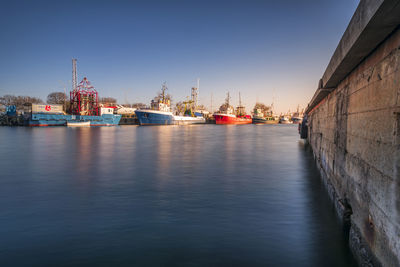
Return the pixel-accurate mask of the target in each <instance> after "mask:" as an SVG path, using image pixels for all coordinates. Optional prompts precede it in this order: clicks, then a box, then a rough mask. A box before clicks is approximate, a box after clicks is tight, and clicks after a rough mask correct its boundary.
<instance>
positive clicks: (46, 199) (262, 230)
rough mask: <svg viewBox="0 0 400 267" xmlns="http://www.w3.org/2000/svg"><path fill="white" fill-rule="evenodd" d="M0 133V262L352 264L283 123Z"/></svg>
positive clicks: (303, 152) (305, 155)
mask: <svg viewBox="0 0 400 267" xmlns="http://www.w3.org/2000/svg"><path fill="white" fill-rule="evenodd" d="M0 138H2V139H1V140H9V142H1V143H0V150H1V151H2V152H4V153H1V154H0V168H1V170H2V172H1V174H2V179H1V180H0V183H1V184H0V201H1V203H2V205H0V236H1V240H2V242H1V243H0V258H1V261H2V266H18V265H19V266H23V265H25V266H46V265H48V266H54V265H57V266H59V265H61V266H63V265H67V266H90V265H93V266H115V265H118V266H132V265H135V266H177V265H181V266H187V265H197V266H265V265H268V266H321V265H324V266H325V265H329V264H331V265H332V266H351V265H353V264H354V262H353V260H352V257H351V255H350V253H349V251H348V247H347V245H346V240H345V238H344V236H343V235H342V233H341V227H340V225H339V223H338V222H337V220H336V217H335V213H334V210H333V207H332V205H331V203H330V201H329V198H328V196H327V194H326V192H325V189H324V187H323V185H322V184H321V182H320V179H319V176H318V171H317V170H316V168H315V165H314V163H313V159H312V154H311V153H310V152H309V151H307V149H306V147H305V146H304V145H303V144H302V143H301V142H299V141H298V135H297V131H296V128H295V126H290V125H289V126H282V127H281V126H274V125H272V126H254V125H243V126H233V127H230V126H228V127H224V126H222V127H219V126H216V125H203V126H193V127H129V126H126V127H96V128H87V129H69V128H61V127H60V128H33V129H30V128H4V127H3V128H0ZM16 159H17V160H16ZM19 163H23V166H24V167H23V168H21V167H20V166H19ZM38 255H40V257H38ZM17 256H18V257H17Z"/></svg>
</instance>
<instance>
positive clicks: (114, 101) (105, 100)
mask: <svg viewBox="0 0 400 267" xmlns="http://www.w3.org/2000/svg"><path fill="white" fill-rule="evenodd" d="M99 102H100V104H104V105H115V104H117V99H115V98H113V97H101V98H100V99H99Z"/></svg>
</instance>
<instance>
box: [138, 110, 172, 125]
mask: <svg viewBox="0 0 400 267" xmlns="http://www.w3.org/2000/svg"><path fill="white" fill-rule="evenodd" d="M135 114H136V117H137V118H138V120H139V124H140V125H143V126H144V125H173V124H174V116H173V115H172V112H164V111H156V110H136V111H135Z"/></svg>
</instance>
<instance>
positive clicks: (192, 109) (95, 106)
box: [7, 59, 302, 127]
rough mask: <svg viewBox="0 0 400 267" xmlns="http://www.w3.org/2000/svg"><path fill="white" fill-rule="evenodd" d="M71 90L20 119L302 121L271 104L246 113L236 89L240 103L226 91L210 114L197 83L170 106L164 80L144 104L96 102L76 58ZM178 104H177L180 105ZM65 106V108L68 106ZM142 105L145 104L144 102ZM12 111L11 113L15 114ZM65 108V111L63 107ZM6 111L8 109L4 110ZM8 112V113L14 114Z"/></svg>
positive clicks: (62, 122) (59, 122)
mask: <svg viewBox="0 0 400 267" xmlns="http://www.w3.org/2000/svg"><path fill="white" fill-rule="evenodd" d="M72 65H73V68H72V73H73V77H72V90H71V92H70V99H69V102H68V105H67V102H66V101H65V102H64V105H61V104H58V105H57V104H31V105H30V110H29V111H27V112H25V107H24V112H23V115H24V117H23V121H24V124H25V125H28V126H69V127H90V126H114V125H118V124H119V122H120V120H121V117H122V116H127V115H128V116H130V117H132V114H133V116H135V120H137V122H138V124H139V125H143V126H144V125H191V124H205V123H215V124H236V125H240V124H251V123H253V124H277V123H281V124H291V123H294V124H298V123H301V121H302V112H299V107H298V108H297V112H295V113H292V114H291V115H290V114H281V116H277V115H275V114H274V112H273V104H271V106H265V105H264V104H261V103H256V105H255V106H254V109H253V112H252V115H250V114H247V113H246V109H245V107H244V106H243V105H242V100H241V96H240V93H239V105H238V106H237V107H236V108H234V107H233V106H232V105H231V104H230V94H229V92H228V93H227V97H226V99H225V102H224V103H223V104H222V105H221V106H220V107H219V110H218V111H217V112H215V113H213V114H210V113H209V112H207V111H206V110H205V108H204V107H199V106H198V104H197V97H198V89H199V88H198V87H199V85H197V87H192V88H191V98H190V99H187V100H186V101H184V102H179V103H177V105H176V107H175V108H172V107H171V96H170V95H169V94H167V90H168V88H167V85H166V83H164V84H163V85H162V88H161V92H160V93H159V94H158V95H157V96H156V97H155V98H154V99H153V100H151V103H150V106H148V107H147V108H143V107H142V108H136V107H135V108H132V107H124V106H120V105H114V106H106V105H103V104H100V103H99V96H98V92H97V90H96V89H95V88H94V86H93V85H92V84H91V83H90V82H89V80H88V79H87V78H86V77H84V78H83V79H82V81H81V82H80V83H79V84H77V72H76V59H73V60H72ZM179 104H180V105H179ZM67 106H68V108H67ZM143 106H144V105H143ZM9 110H11V111H12V110H14V112H10V114H14V115H15V106H14V109H11V108H10V109H9ZM64 110H65V111H64ZM8 113H9V111H7V114H8ZM14 115H11V116H14Z"/></svg>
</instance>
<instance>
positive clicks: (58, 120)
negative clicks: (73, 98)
mask: <svg viewBox="0 0 400 267" xmlns="http://www.w3.org/2000/svg"><path fill="white" fill-rule="evenodd" d="M120 120H121V115H116V114H103V115H101V116H81V115H64V114H45V113H34V114H32V115H31V116H30V118H29V121H28V125H29V126H66V125H67V122H81V121H83V122H90V125H91V126H115V125H118V123H119V121H120Z"/></svg>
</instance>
